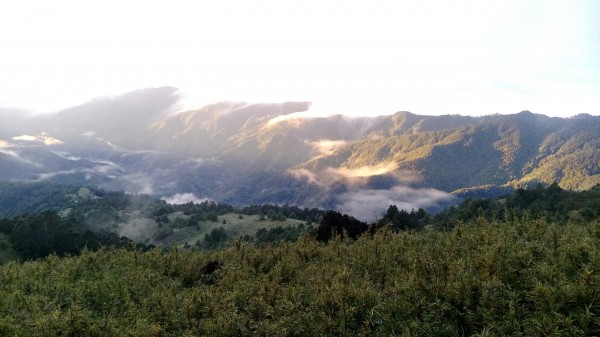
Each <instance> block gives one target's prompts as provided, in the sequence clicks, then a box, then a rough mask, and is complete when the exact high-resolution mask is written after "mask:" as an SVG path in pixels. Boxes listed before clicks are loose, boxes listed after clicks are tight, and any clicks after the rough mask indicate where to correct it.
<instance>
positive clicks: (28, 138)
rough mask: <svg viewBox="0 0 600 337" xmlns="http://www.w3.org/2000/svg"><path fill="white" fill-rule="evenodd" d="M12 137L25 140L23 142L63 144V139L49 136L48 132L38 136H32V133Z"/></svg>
mask: <svg viewBox="0 0 600 337" xmlns="http://www.w3.org/2000/svg"><path fill="white" fill-rule="evenodd" d="M12 139H13V140H17V141H23V142H35V143H42V144H44V145H60V144H63V141H61V140H60V139H56V138H54V137H50V136H48V134H47V133H46V132H42V133H41V134H39V135H37V136H31V135H21V136H16V137H12Z"/></svg>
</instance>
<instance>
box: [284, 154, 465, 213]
mask: <svg viewBox="0 0 600 337" xmlns="http://www.w3.org/2000/svg"><path fill="white" fill-rule="evenodd" d="M288 173H289V174H290V175H291V176H293V177H294V178H296V179H302V180H305V181H307V182H308V183H311V184H314V185H318V186H320V187H322V188H323V193H324V194H328V195H329V198H330V200H332V201H333V202H332V203H331V204H332V205H334V208H335V209H336V210H338V211H340V212H344V213H347V214H350V215H352V216H354V217H356V218H358V219H361V220H364V221H367V222H373V221H375V220H377V219H380V218H381V217H382V214H383V213H384V212H385V210H386V209H387V208H388V207H389V206H390V205H396V206H398V208H400V209H404V210H407V211H410V210H412V209H415V210H417V209H419V208H423V209H429V210H431V209H439V208H440V206H446V205H448V204H451V203H452V202H453V201H454V200H455V196H454V195H452V194H450V193H447V192H444V191H440V190H436V189H434V188H417V187H414V185H415V183H420V182H421V181H422V177H421V176H420V175H419V174H418V173H416V172H410V171H404V170H399V169H398V165H397V164H396V163H381V164H378V165H367V166H362V167H357V168H347V167H328V168H326V169H323V170H320V171H318V172H313V171H310V170H308V169H304V168H301V169H293V170H290V171H288ZM375 177H382V178H384V179H382V180H373V179H374V178H375ZM374 181H378V182H379V183H375V184H374ZM340 184H342V186H343V188H341V189H340ZM411 186H412V187H411ZM340 191H341V192H340Z"/></svg>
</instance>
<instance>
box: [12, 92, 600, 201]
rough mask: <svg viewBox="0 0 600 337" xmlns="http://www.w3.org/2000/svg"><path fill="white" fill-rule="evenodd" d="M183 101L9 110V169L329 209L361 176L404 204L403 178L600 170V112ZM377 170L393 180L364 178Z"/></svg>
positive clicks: (129, 98) (167, 95) (503, 180)
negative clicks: (333, 110)
mask: <svg viewBox="0 0 600 337" xmlns="http://www.w3.org/2000/svg"><path fill="white" fill-rule="evenodd" d="M176 101H177V91H176V89H174V88H155V89H148V90H139V91H135V92H132V93H129V94H125V95H120V96H114V97H111V98H104V99H97V100H94V101H92V102H89V103H86V104H83V105H81V106H77V107H73V108H71V109H67V110H64V111H60V112H57V113H55V114H51V115H44V116H37V117H27V116H21V117H20V118H19V120H16V119H15V120H9V121H6V122H5V123H4V121H3V123H1V124H0V173H1V174H0V181H4V182H14V181H21V182H23V181H26V182H40V181H51V182H54V183H60V184H73V185H93V186H98V187H100V188H103V189H108V190H125V191H126V192H129V193H144V194H151V195H154V196H157V197H168V196H172V195H175V194H177V193H193V194H195V195H196V196H198V197H199V198H210V199H214V200H220V201H222V202H227V203H229V204H233V205H236V206H244V205H247V204H252V203H261V204H262V203H277V204H285V203H287V204H299V205H304V206H306V207H321V208H345V204H346V203H348V202H349V200H348V199H354V198H355V195H354V194H355V192H356V190H357V189H360V190H362V189H367V190H377V191H382V192H381V193H387V194H393V197H394V198H395V199H394V198H391V199H392V200H394V202H396V203H400V202H407V201H406V200H398V198H399V197H398V193H396V191H395V189H405V188H412V189H419V190H422V189H430V188H434V189H437V190H440V191H443V192H446V193H461V192H462V191H465V190H469V191H472V192H473V193H480V194H483V193H488V194H487V196H491V195H493V194H491V193H494V192H495V191H497V190H498V189H500V190H502V189H506V188H518V187H521V186H526V185H535V184H537V183H544V184H547V185H549V184H551V183H552V182H557V183H558V184H559V186H560V187H561V188H565V189H571V190H585V189H589V188H591V187H592V186H594V185H596V184H598V183H600V171H599V167H600V144H599V143H598V142H599V139H600V117H598V116H590V115H578V116H574V117H572V118H551V117H547V116H544V115H539V114H534V113H531V112H528V111H523V112H520V113H516V114H512V115H489V116H480V117H469V116H459V115H442V116H427V115H416V114H412V113H410V112H405V111H404V112H397V113H395V114H393V115H386V116H376V117H360V118H351V117H347V116H343V115H335V116H326V117H314V118H307V117H299V116H298V115H297V113H301V112H304V111H306V110H308V111H310V103H309V102H283V103H260V104H252V103H243V102H242V103H240V102H221V103H216V104H211V105H207V106H204V107H200V108H198V109H193V110H189V111H182V112H179V113H173V111H172V108H173V107H174V104H175V103H176ZM0 113H1V112H0ZM378 178H382V179H388V181H389V183H388V184H385V185H384V186H377V187H376V188H374V187H373V186H371V185H369V182H368V181H367V182H365V181H362V180H361V179H364V180H370V179H375V180H376V179H378ZM290 191H292V192H290ZM424 193H427V192H424ZM388 199H390V198H388ZM421 200H427V201H428V202H427V205H424V204H420V205H416V207H417V208H418V207H423V208H426V209H429V210H435V209H440V208H443V207H445V206H446V204H445V203H444V202H445V200H440V199H435V198H434V199H428V198H423V199H421ZM351 202H354V200H352V201H351Z"/></svg>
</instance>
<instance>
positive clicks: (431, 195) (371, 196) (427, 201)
mask: <svg viewBox="0 0 600 337" xmlns="http://www.w3.org/2000/svg"><path fill="white" fill-rule="evenodd" d="M455 198H456V197H455V196H454V195H452V194H450V193H447V192H444V191H440V190H436V189H434V188H418V189H416V188H411V187H408V186H395V187H392V188H390V189H387V190H375V189H361V188H359V189H354V190H352V191H349V192H347V193H343V194H341V195H339V196H337V198H336V200H337V205H336V208H337V210H338V211H340V212H344V213H348V214H350V215H352V216H354V217H356V218H358V219H361V220H364V221H368V222H373V221H375V220H377V219H380V218H381V217H382V215H383V212H385V210H386V209H387V207H388V206H389V205H396V206H398V208H400V209H404V210H407V211H410V210H413V209H414V210H417V209H419V208H424V209H427V208H430V207H432V206H436V205H440V204H447V203H449V202H452V201H453V200H454V199H455Z"/></svg>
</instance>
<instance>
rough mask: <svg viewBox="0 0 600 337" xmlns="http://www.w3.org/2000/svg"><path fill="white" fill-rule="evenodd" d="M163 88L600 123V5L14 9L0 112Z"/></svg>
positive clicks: (160, 2) (6, 6) (5, 22)
mask: <svg viewBox="0 0 600 337" xmlns="http://www.w3.org/2000/svg"><path fill="white" fill-rule="evenodd" d="M159 86H173V87H177V88H179V89H181V91H182V94H183V95H184V97H185V101H184V103H183V104H184V106H185V107H189V108H192V107H194V106H200V105H204V104H210V103H215V102H218V101H223V100H228V101H247V102H283V101H311V102H312V103H313V105H312V107H311V110H310V111H311V113H314V114H321V115H327V114H334V113H344V114H348V115H382V114H390V113H394V112H396V111H411V112H413V113H417V114H432V115H441V114H463V115H486V114H493V113H502V114H509V113H517V112H519V111H522V110H530V111H532V112H535V113H541V114H546V115H551V116H564V117H567V116H573V115H576V114H579V113H589V114H592V115H598V114H600V1H597V0H568V1H567V0H503V1H497V0H496V1H485V0H476V1H475V0H473V1H471V0H454V1H432V0H418V1H417V0H414V1H413V0H392V1H385V0H371V1H347V0H346V1H339V0H303V1H286V0H279V1H271V0H258V1H253V0H245V1H244V0H239V1H232V0H195V1H185V0H140V1H138V0H102V1H95V0H53V1H45V0H3V1H2V2H1V3H0V107H19V108H25V109H29V110H31V111H34V112H52V111H57V110H60V109H62V108H66V107H70V106H73V105H77V104H82V103H84V102H86V101H88V100H90V99H92V98H95V97H98V96H106V95H108V96H110V95H117V94H122V93H125V92H128V91H132V90H136V89H141V88H147V87H159Z"/></svg>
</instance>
